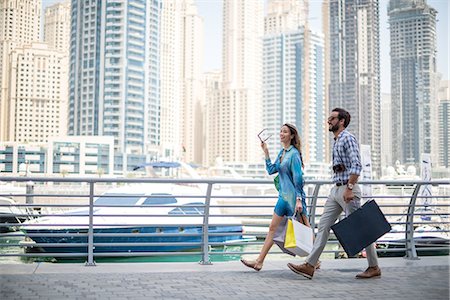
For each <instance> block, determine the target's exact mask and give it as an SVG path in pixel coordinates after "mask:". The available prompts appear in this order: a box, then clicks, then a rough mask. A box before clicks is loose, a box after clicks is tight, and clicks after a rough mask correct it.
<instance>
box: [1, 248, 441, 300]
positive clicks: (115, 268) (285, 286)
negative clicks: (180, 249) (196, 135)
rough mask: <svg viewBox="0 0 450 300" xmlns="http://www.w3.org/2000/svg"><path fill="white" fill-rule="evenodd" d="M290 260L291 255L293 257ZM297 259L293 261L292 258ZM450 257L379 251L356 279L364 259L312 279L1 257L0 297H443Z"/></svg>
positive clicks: (268, 269)
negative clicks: (374, 264) (377, 271)
mask: <svg viewBox="0 0 450 300" xmlns="http://www.w3.org/2000/svg"><path fill="white" fill-rule="evenodd" d="M293 261H295V260H293ZM297 262H298V260H297ZM449 262H450V261H449V257H445V256H444V257H442V256H441V257H422V258H421V259H420V260H416V261H409V260H405V259H403V258H381V259H380V265H381V268H382V272H383V274H382V277H381V278H379V279H369V280H357V279H354V276H355V274H356V273H358V272H359V271H361V270H363V269H365V267H366V260H365V259H346V260H345V259H342V260H324V261H323V262H322V268H321V269H320V270H318V271H317V272H316V274H315V276H314V278H313V280H308V279H304V278H303V277H301V276H299V275H297V274H295V273H293V272H291V271H290V270H289V269H288V268H287V267H286V261H277V260H275V261H273V260H269V261H267V262H266V264H265V265H264V268H263V270H262V271H261V272H255V271H253V270H251V269H248V268H245V267H244V266H242V265H241V264H240V262H238V261H236V262H235V261H233V262H221V263H214V264H213V265H209V266H201V265H198V264H196V263H116V264H113V263H102V264H98V265H97V266H95V267H85V266H84V265H83V264H52V263H35V264H0V299H8V300H9V299H83V300H85V299H184V300H185V299H327V300H331V299H358V300H361V299H371V300H373V299H408V300H409V299H429V300H432V299H433V300H434V299H445V300H448V299H449Z"/></svg>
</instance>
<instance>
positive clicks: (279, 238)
mask: <svg viewBox="0 0 450 300" xmlns="http://www.w3.org/2000/svg"><path fill="white" fill-rule="evenodd" d="M287 224H288V217H286V216H284V218H283V220H281V223H280V225H278V227H277V230H276V231H275V234H274V236H273V242H274V243H275V244H277V246H278V247H280V249H281V251H283V252H284V253H286V254H289V255H292V256H295V253H293V252H292V251H290V250H288V249H286V248H285V247H284V240H285V238H286V229H287Z"/></svg>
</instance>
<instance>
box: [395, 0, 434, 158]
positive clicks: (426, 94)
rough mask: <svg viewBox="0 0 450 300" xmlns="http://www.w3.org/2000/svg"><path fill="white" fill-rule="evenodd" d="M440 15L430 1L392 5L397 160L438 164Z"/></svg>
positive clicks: (408, 0) (397, 1) (412, 0)
mask: <svg viewBox="0 0 450 300" xmlns="http://www.w3.org/2000/svg"><path fill="white" fill-rule="evenodd" d="M436 13H437V12H436V10H435V9H433V8H432V7H430V6H429V5H427V3H426V1H425V0H395V1H390V2H389V7H388V15H389V25H390V36H391V39H390V40H391V47H390V49H391V51H390V53H391V95H392V129H393V131H392V142H393V147H392V148H393V149H392V150H393V159H394V160H399V161H400V162H402V163H413V164H414V163H415V164H418V163H419V162H420V157H421V154H422V153H430V154H431V155H432V158H431V161H432V162H436V161H437V153H438V151H437V148H438V145H437V135H436V133H437V118H436V117H435V116H437V95H436V87H437V82H436Z"/></svg>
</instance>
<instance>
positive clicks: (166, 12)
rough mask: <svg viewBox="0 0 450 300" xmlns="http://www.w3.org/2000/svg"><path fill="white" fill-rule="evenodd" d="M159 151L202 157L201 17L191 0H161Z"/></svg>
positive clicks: (191, 158)
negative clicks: (162, 0)
mask: <svg viewBox="0 0 450 300" xmlns="http://www.w3.org/2000/svg"><path fill="white" fill-rule="evenodd" d="M161 29H162V30H161V65H160V68H161V69H160V70H161V131H160V132H161V150H160V152H161V154H162V156H164V157H167V158H171V159H173V158H175V159H182V160H184V161H187V162H196V163H201V161H202V135H203V133H202V117H203V116H202V111H201V105H202V104H201V103H202V102H203V97H204V93H203V85H202V71H203V20H202V19H201V18H200V16H199V15H198V13H197V8H196V6H195V3H194V1H193V0H167V1H164V2H163V6H162V18H161Z"/></svg>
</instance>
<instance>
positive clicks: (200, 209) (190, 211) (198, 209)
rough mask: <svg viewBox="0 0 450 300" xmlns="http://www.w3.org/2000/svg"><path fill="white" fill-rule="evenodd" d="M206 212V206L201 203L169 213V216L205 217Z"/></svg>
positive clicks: (191, 204)
mask: <svg viewBox="0 0 450 300" xmlns="http://www.w3.org/2000/svg"><path fill="white" fill-rule="evenodd" d="M204 212H205V208H204V204H203V203H201V202H194V203H189V204H186V205H183V206H180V207H177V208H175V209H172V210H171V211H170V212H169V215H203V214H204Z"/></svg>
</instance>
